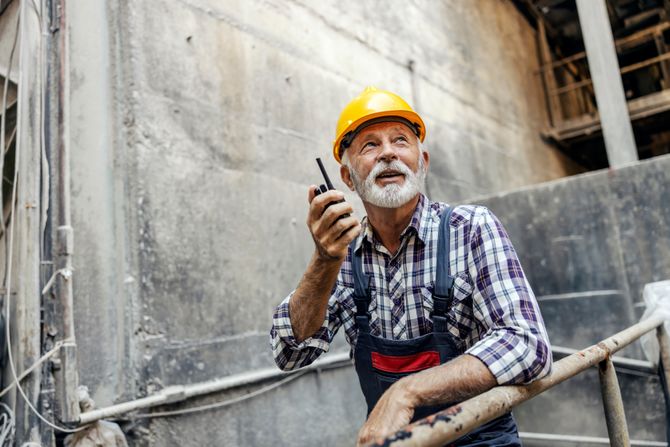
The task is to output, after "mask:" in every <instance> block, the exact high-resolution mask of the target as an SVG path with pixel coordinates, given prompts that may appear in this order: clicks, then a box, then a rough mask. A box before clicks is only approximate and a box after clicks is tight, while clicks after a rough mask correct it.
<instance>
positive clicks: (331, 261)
mask: <svg viewBox="0 0 670 447" xmlns="http://www.w3.org/2000/svg"><path fill="white" fill-rule="evenodd" d="M343 262H344V257H342V258H335V257H332V256H329V255H328V254H325V253H321V251H319V249H318V248H317V249H315V250H314V254H313V255H312V265H313V266H314V267H315V268H316V269H317V270H319V271H322V270H330V269H337V270H338V271H339V270H340V266H341V265H342V263H343Z"/></svg>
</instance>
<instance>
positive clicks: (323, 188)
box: [314, 157, 349, 219]
mask: <svg viewBox="0 0 670 447" xmlns="http://www.w3.org/2000/svg"><path fill="white" fill-rule="evenodd" d="M316 163H317V164H318V165H319V169H320V170H321V174H322V175H323V179H324V180H325V181H326V184H325V185H323V184H322V185H320V186H319V187H318V188H314V196H315V197H316V196H318V195H319V194H322V193H324V192H326V191H328V190H331V189H335V187H334V186H333V184H332V183H331V182H330V177H328V173H327V172H326V168H324V167H323V163H322V162H321V159H320V158H318V157H317V159H316ZM340 202H344V200H338V201H337V202H330V203H329V204H328V205H326V208H328V207H329V206H330V205H332V204H333V203H340ZM343 217H349V214H343V215H341V216H340V217H339V218H340V219H342V218H343Z"/></svg>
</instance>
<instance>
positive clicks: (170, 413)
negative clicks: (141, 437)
mask: <svg viewBox="0 0 670 447" xmlns="http://www.w3.org/2000/svg"><path fill="white" fill-rule="evenodd" d="M308 372H310V370H303V371H299V372H297V373H295V374H291V375H290V376H288V377H286V378H285V379H282V380H280V381H279V382H275V383H273V384H272V385H268V386H265V387H263V388H259V389H257V390H256V391H252V392H251V393H248V394H244V395H242V396H239V397H235V398H232V399H228V400H224V401H221V402H214V403H211V404H207V405H200V406H197V407H191V408H184V409H182V410H172V411H157V412H155V413H139V414H134V415H131V416H130V417H129V418H130V419H140V418H158V417H168V416H180V415H184V414H191V413H199V412H201V411H207V410H213V409H215V408H222V407H227V406H229V405H233V404H236V403H239V402H243V401H245V400H248V399H251V398H254V397H256V396H259V395H261V394H264V393H267V392H268V391H271V390H273V389H275V388H279V387H280V386H283V385H286V384H287V383H289V382H291V381H293V380H295V379H297V378H298V377H301V376H303V375H305V374H307V373H308Z"/></svg>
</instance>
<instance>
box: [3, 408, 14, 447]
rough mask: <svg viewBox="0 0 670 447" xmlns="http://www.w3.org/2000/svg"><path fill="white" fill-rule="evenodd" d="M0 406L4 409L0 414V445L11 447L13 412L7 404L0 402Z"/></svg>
mask: <svg viewBox="0 0 670 447" xmlns="http://www.w3.org/2000/svg"><path fill="white" fill-rule="evenodd" d="M0 407H1V408H2V409H3V410H4V412H3V413H2V414H0V447H5V446H6V447H11V446H13V445H14V430H15V428H16V424H15V423H14V412H13V411H12V409H11V408H9V405H6V404H4V403H2V402H0Z"/></svg>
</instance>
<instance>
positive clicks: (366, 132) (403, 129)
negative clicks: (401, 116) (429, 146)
mask: <svg viewBox="0 0 670 447" xmlns="http://www.w3.org/2000/svg"><path fill="white" fill-rule="evenodd" d="M397 134H402V135H404V136H406V137H410V136H412V137H414V138H416V135H415V134H414V131H412V129H410V127H409V126H407V125H406V124H404V123H401V122H387V123H376V124H372V125H370V126H367V127H366V128H365V129H362V130H361V131H360V132H359V133H358V135H356V137H355V138H354V139H353V141H352V142H351V143H352V146H355V145H356V144H358V143H360V142H361V141H362V140H365V139H366V138H375V137H376V138H382V137H384V136H390V135H397ZM410 141H412V140H410Z"/></svg>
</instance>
